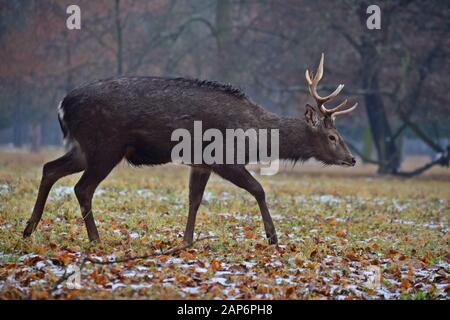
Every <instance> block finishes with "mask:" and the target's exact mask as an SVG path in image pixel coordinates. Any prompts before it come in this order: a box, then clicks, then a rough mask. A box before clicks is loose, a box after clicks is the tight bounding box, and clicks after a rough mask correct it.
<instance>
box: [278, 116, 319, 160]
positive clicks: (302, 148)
mask: <svg viewBox="0 0 450 320" xmlns="http://www.w3.org/2000/svg"><path fill="white" fill-rule="evenodd" d="M279 129H280V159H284V160H293V161H298V160H300V161H305V160H308V159H309V158H311V157H313V156H314V142H313V141H314V139H313V132H312V131H311V129H310V127H309V126H308V125H307V123H306V122H305V121H304V120H303V119H298V118H281V119H280V126H279Z"/></svg>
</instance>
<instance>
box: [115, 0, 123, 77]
mask: <svg viewBox="0 0 450 320" xmlns="http://www.w3.org/2000/svg"><path fill="white" fill-rule="evenodd" d="M114 13H115V21H116V36H117V75H118V76H120V75H121V74H122V73H123V43H122V42H123V41H122V22H121V20H120V0H116V3H115V10H114Z"/></svg>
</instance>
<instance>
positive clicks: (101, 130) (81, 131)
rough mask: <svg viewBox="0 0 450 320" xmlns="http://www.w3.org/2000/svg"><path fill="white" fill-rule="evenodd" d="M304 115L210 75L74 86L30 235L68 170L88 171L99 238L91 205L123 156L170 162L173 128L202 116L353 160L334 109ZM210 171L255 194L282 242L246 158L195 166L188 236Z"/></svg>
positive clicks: (293, 148) (302, 153)
mask: <svg viewBox="0 0 450 320" xmlns="http://www.w3.org/2000/svg"><path fill="white" fill-rule="evenodd" d="M305 115H306V117H300V118H281V117H279V116H277V115H275V114H273V113H270V112H268V111H266V110H264V109H263V108H261V107H260V106H258V105H256V104H255V103H253V102H252V101H250V100H249V99H248V98H247V97H246V96H245V95H244V94H243V93H242V92H241V91H240V90H238V89H236V88H234V87H232V86H230V85H222V84H219V83H217V82H211V81H200V80H193V79H183V78H175V79H167V78H156V77H132V78H125V77H123V78H114V79H107V80H101V81H96V82H93V83H90V84H87V85H84V86H81V87H79V88H77V89H75V90H73V91H72V92H70V93H69V94H68V95H67V96H66V97H65V98H64V100H63V102H62V104H61V106H60V113H59V121H60V124H61V128H62V131H63V133H64V136H65V139H66V141H67V143H68V145H69V151H68V153H67V154H65V155H64V156H62V157H61V158H59V159H57V160H55V161H52V162H49V163H47V164H45V165H44V169H43V176H42V181H41V184H40V187H39V192H38V197H37V200H36V205H35V207H34V210H33V213H32V216H31V218H30V220H29V222H28V224H27V227H26V229H25V231H24V237H27V236H30V235H31V233H32V231H33V230H34V229H35V228H36V226H37V224H38V223H39V220H40V218H41V216H42V212H43V209H44V205H45V202H46V199H47V196H48V193H49V191H50V189H51V187H52V186H53V184H54V183H55V182H56V181H57V180H58V179H60V178H61V177H63V176H66V175H69V174H72V173H76V172H80V171H84V173H83V175H82V177H81V179H80V181H79V182H78V183H77V184H76V186H75V194H76V196H77V199H78V201H79V203H80V207H81V213H82V216H83V218H84V220H85V223H86V227H87V231H88V236H89V239H90V240H91V241H93V240H97V239H99V235H98V232H97V228H96V226H95V222H94V218H93V215H92V211H91V202H92V196H93V194H94V191H95V189H96V187H97V186H98V185H99V183H100V182H101V181H102V180H103V179H104V178H106V176H107V175H108V174H109V173H110V172H111V170H112V169H113V168H114V167H115V166H116V165H117V164H118V163H119V162H120V161H121V160H122V159H123V158H125V159H126V160H127V161H128V162H130V163H131V164H133V165H159V164H164V163H168V162H170V161H171V150H172V148H173V146H174V145H175V144H176V143H177V142H173V141H171V134H172V132H173V130H175V129H178V128H185V129H188V130H189V131H191V132H192V130H193V123H194V121H195V120H201V121H202V125H203V130H207V129H208V128H217V129H219V130H221V131H223V132H224V130H225V129H227V128H231V129H237V128H242V129H244V130H247V129H249V128H255V129H258V128H262V129H279V130H280V153H279V155H280V159H289V160H294V161H297V160H302V161H303V160H307V159H309V158H311V157H314V158H316V159H318V160H320V161H322V162H324V163H326V164H345V163H349V162H350V161H354V160H353V158H352V156H351V154H350V152H349V151H348V149H347V147H346V146H345V144H344V142H343V140H342V138H341V137H340V136H339V134H338V133H337V132H336V129H335V127H334V123H333V122H332V121H331V119H330V118H329V117H326V116H323V115H321V114H320V112H318V111H317V110H316V109H315V108H312V107H309V106H308V107H307V112H306V114H305ZM331 135H332V136H333V137H334V138H335V140H334V141H331V138H330V137H331ZM211 172H214V173H216V174H218V175H220V176H222V177H223V178H224V179H227V180H229V181H230V182H232V183H234V184H235V185H237V186H239V187H241V188H243V189H245V190H247V191H248V192H250V193H251V194H252V195H253V196H254V197H255V198H256V200H257V202H258V205H259V207H260V210H261V214H262V217H263V222H264V227H265V230H266V234H267V237H268V239H269V242H270V243H273V244H277V236H276V232H275V227H274V225H273V222H272V219H271V218H270V214H269V210H268V208H267V205H266V201H265V194H264V190H263V188H262V187H261V185H260V184H259V183H258V182H257V181H256V179H255V178H254V177H253V176H252V175H251V174H250V173H249V172H248V171H247V170H246V169H245V166H244V165H218V164H216V165H206V164H201V165H195V166H191V174H190V182H189V191H190V192H189V217H188V223H187V226H186V232H185V238H184V240H185V241H186V242H187V243H190V242H192V239H193V232H194V224H195V216H196V213H197V209H198V207H199V205H200V202H201V199H202V196H203V192H204V189H205V186H206V183H207V181H208V179H209V176H210V174H211Z"/></svg>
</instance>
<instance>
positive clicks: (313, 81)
mask: <svg viewBox="0 0 450 320" xmlns="http://www.w3.org/2000/svg"><path fill="white" fill-rule="evenodd" d="M323 61H324V54H323V53H322V55H321V57H320V62H319V66H318V67H317V71H316V75H315V76H313V74H312V72H309V70H306V72H305V78H306V81H307V82H308V86H309V92H310V93H311V95H312V96H313V97H314V99H315V100H316V101H317V103H318V104H319V105H320V106H321V105H323V104H324V103H325V102H327V101H330V100H331V99H333V98H334V97H336V96H337V95H338V94H339V93H340V92H341V90H342V89H343V88H344V85H343V84H340V85H339V86H338V87H337V88H336V89H335V90H334V91H333V92H332V93H331V94H329V95H328V96H326V97H321V96H319V94H318V93H317V85H318V84H319V81H320V80H321V79H322V77H323Z"/></svg>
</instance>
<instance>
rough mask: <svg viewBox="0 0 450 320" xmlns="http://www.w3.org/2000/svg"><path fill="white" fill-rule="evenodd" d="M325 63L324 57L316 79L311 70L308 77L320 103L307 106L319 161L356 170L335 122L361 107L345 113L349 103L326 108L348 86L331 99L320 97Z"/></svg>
mask: <svg viewBox="0 0 450 320" xmlns="http://www.w3.org/2000/svg"><path fill="white" fill-rule="evenodd" d="M323 59H324V55H323V53H322V56H321V58H320V63H319V66H318V68H317V71H316V74H315V75H314V74H313V73H312V72H309V71H308V70H306V73H305V77H306V81H307V83H308V88H309V92H310V93H311V95H312V97H313V98H314V99H315V100H316V103H317V106H316V107H313V106H311V105H309V104H307V105H306V112H305V118H306V123H307V124H308V126H309V127H310V129H311V130H312V131H313V135H312V137H313V138H312V139H314V141H313V143H314V146H315V149H316V152H317V153H316V155H315V158H316V159H318V160H319V161H322V162H323V163H324V164H336V165H343V166H354V165H355V164H356V160H355V158H354V157H353V155H352V154H351V152H350V151H349V149H348V147H347V145H346V144H345V142H344V140H343V139H342V137H341V135H340V134H339V133H338V132H337V130H336V126H335V120H336V117H337V116H342V115H344V114H348V113H350V112H352V111H353V110H355V108H356V106H357V105H358V103H355V105H353V106H352V107H351V108H348V109H346V110H341V109H342V108H344V107H345V106H346V105H347V100H344V101H343V102H342V103H340V104H339V105H338V106H336V107H334V108H331V109H328V108H327V107H325V103H327V102H329V101H331V100H332V99H333V98H335V97H336V96H337V95H338V94H339V92H341V90H342V89H343V88H344V85H343V84H340V85H339V86H338V87H337V88H336V90H334V91H333V92H332V93H331V94H329V95H328V96H325V97H321V96H319V94H318V93H317V85H318V83H319V81H320V80H321V79H322V76H323Z"/></svg>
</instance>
